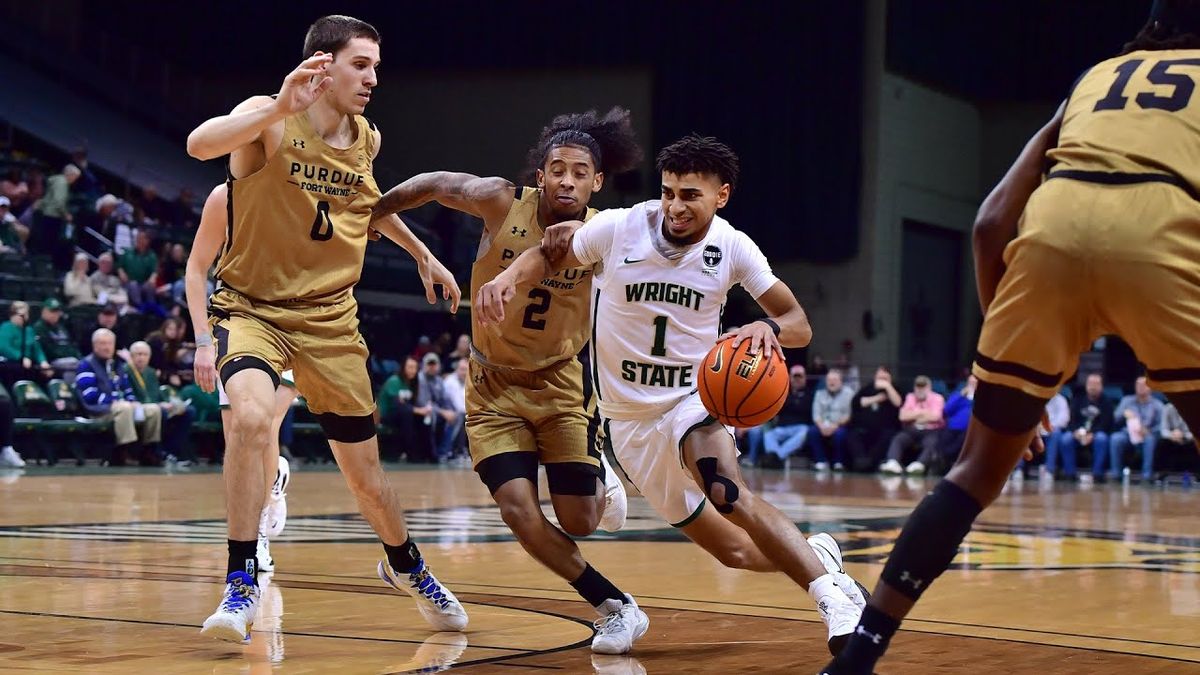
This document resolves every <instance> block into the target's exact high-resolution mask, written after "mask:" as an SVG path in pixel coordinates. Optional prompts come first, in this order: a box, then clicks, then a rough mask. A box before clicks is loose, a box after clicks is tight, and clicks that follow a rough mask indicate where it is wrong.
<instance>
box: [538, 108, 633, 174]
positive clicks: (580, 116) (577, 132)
mask: <svg viewBox="0 0 1200 675" xmlns="http://www.w3.org/2000/svg"><path fill="white" fill-rule="evenodd" d="M564 145H569V146H573V147H578V148H583V149H584V150H587V151H588V152H589V153H590V154H591V155H592V161H593V162H594V163H595V164H596V172H597V173H601V172H603V173H607V174H618V173H623V172H625V171H630V170H632V169H635V168H637V165H638V164H639V163H641V161H642V148H641V146H639V145H638V143H637V138H636V137H635V136H634V133H633V123H632V121H631V117H630V113H629V111H628V110H626V109H624V108H621V107H618V106H613V108H612V110H609V111H608V112H607V113H605V114H604V115H603V116H601V115H600V114H599V113H597V112H596V111H595V110H589V111H587V112H585V113H572V114H567V115H559V116H557V117H555V118H554V119H553V120H551V121H550V124H548V125H547V126H546V127H544V128H543V129H542V134H541V137H539V138H538V141H537V143H536V144H535V145H534V146H533V147H532V148H530V149H529V155H528V157H527V159H526V161H527V169H526V173H527V175H526V176H525V178H526V180H531V179H532V176H533V174H534V173H535V172H536V171H537V170H538V169H540V168H542V167H544V166H545V165H546V159H547V158H548V156H549V155H550V150H551V149H553V148H557V147H562V146H564Z"/></svg>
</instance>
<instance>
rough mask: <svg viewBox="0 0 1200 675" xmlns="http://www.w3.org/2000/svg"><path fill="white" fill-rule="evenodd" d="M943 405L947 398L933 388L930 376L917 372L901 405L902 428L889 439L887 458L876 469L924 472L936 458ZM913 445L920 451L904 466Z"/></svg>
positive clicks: (888, 471)
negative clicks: (918, 447)
mask: <svg viewBox="0 0 1200 675" xmlns="http://www.w3.org/2000/svg"><path fill="white" fill-rule="evenodd" d="M945 407H946V399H944V398H943V397H942V395H941V394H939V393H937V392H936V391H933V387H932V383H931V382H930V380H929V377H928V376H926V375H918V376H917V379H916V380H914V381H913V391H912V393H910V394H909V395H908V396H906V397H905V398H904V405H903V406H901V407H900V423H901V424H903V425H904V428H903V429H901V430H900V433H898V434H896V436H895V437H893V438H892V443H891V445H890V446H888V453H887V461H885V462H884V463H883V464H881V465H880V467H879V470H880V471H882V472H883V473H893V474H898V473H904V472H907V473H910V474H914V475H915V474H923V473H925V469H926V467H927V466H928V465H929V464H931V463H932V462H933V461H934V460H935V456H936V453H937V442H938V431H939V430H940V429H941V428H942V427H943V426H945V421H943V419H942V413H943V411H944V409H945ZM916 446H920V448H921V452H920V454H919V455H918V456H917V459H915V460H914V461H912V462H911V463H909V464H908V466H904V465H903V462H904V457H905V455H906V454H907V453H908V452H909V451H910V450H911V449H912V448H914V447H916Z"/></svg>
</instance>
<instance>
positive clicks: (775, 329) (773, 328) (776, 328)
mask: <svg viewBox="0 0 1200 675" xmlns="http://www.w3.org/2000/svg"><path fill="white" fill-rule="evenodd" d="M759 321H761V322H763V323H765V324H767V325H768V326H770V327H771V331H772V332H773V333H775V337H779V324H777V323H775V321H774V320H773V319H770V318H767V319H759Z"/></svg>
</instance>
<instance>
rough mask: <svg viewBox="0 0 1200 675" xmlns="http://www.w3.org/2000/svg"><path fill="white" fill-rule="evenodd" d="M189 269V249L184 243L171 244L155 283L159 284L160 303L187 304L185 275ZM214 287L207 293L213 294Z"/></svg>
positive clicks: (159, 266)
mask: <svg viewBox="0 0 1200 675" xmlns="http://www.w3.org/2000/svg"><path fill="white" fill-rule="evenodd" d="M186 270H187V249H186V248H184V247H183V244H171V245H170V247H169V248H168V252H167V255H165V256H163V259H162V262H161V263H159V265H158V272H157V273H156V274H155V277H154V283H155V284H156V285H157V286H158V288H157V293H158V297H159V298H160V299H159V303H160V304H162V305H164V306H169V305H175V306H178V307H182V306H184V305H186V304H187V299H186V298H185V297H184V283H183V275H184V272H185V271H186ZM212 290H213V289H212V288H211V287H210V288H209V289H208V293H207V295H212Z"/></svg>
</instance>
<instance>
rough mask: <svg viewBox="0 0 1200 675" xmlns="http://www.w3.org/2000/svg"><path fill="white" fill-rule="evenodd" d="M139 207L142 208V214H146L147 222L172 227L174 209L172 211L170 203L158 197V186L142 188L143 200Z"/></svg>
mask: <svg viewBox="0 0 1200 675" xmlns="http://www.w3.org/2000/svg"><path fill="white" fill-rule="evenodd" d="M138 206H140V207H141V208H142V213H143V214H145V217H146V219H147V220H151V221H153V222H154V223H156V224H158V225H163V226H167V225H170V223H171V216H172V211H173V210H174V209H172V207H171V203H170V202H168V201H167V200H165V199H163V198H162V197H160V196H158V187H157V186H155V185H147V186H146V187H144V188H142V198H141V200H140V202H139V204H138Z"/></svg>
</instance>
